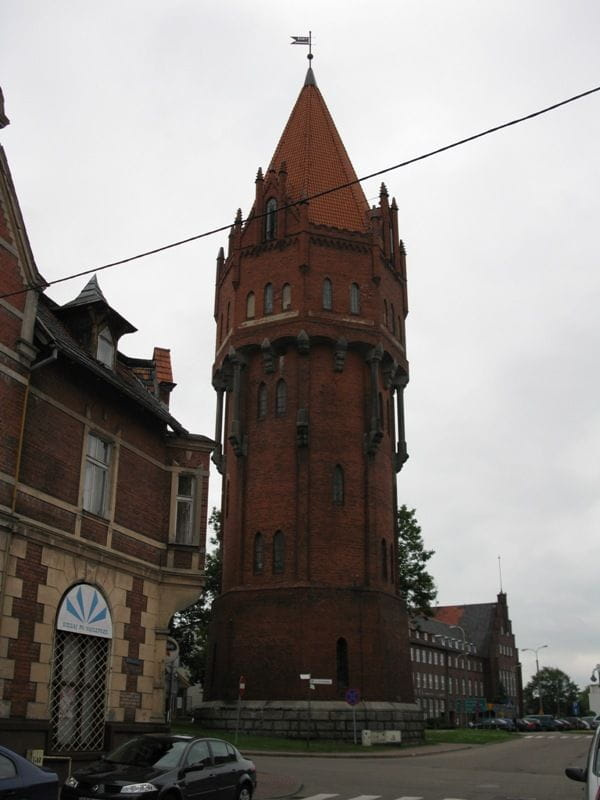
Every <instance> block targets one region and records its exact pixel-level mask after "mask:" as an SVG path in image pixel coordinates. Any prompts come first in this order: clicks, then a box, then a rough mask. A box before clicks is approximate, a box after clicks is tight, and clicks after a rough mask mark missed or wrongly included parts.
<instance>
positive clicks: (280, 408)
mask: <svg viewBox="0 0 600 800" xmlns="http://www.w3.org/2000/svg"><path fill="white" fill-rule="evenodd" d="M286 409H287V386H286V385H285V381H284V380H283V378H282V379H281V380H278V381H277V388H276V389H275V414H276V415H277V416H278V417H282V416H283V415H284V414H285V412H286Z"/></svg>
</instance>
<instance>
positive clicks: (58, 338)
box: [37, 295, 208, 441]
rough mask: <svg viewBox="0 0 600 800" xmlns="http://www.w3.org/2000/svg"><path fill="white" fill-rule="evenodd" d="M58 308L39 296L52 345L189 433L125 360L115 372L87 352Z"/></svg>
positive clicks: (176, 428) (178, 430) (41, 321)
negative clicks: (72, 333) (77, 340)
mask: <svg viewBox="0 0 600 800" xmlns="http://www.w3.org/2000/svg"><path fill="white" fill-rule="evenodd" d="M63 308H64V306H63ZM57 310H60V309H58V308H57V306H56V303H54V302H53V301H52V300H49V298H47V297H46V296H45V295H42V296H41V297H40V302H39V305H38V315H37V319H38V324H40V325H41V326H42V329H43V330H44V332H45V334H46V337H47V338H48V339H49V342H48V343H49V345H50V346H51V347H56V349H57V350H58V352H59V353H61V355H63V356H64V357H66V358H68V359H69V360H70V361H72V362H74V363H76V364H79V365H80V366H81V367H84V368H85V369H87V370H89V371H90V372H91V373H92V374H94V375H95V376H96V377H98V378H100V379H101V380H103V381H105V382H106V383H109V384H111V385H112V386H113V387H114V388H115V389H117V391H119V392H121V394H123V395H125V396H126V397H128V398H129V399H130V400H133V401H134V402H135V403H137V404H138V405H140V406H142V408H144V409H146V411H149V412H150V413H151V414H153V415H154V416H155V417H157V418H158V419H159V420H161V421H162V422H164V423H166V424H167V425H168V426H169V427H170V428H171V429H172V430H173V431H175V432H176V433H178V434H181V435H184V434H187V431H186V429H185V428H184V427H183V425H181V424H180V423H179V422H178V421H177V420H176V419H175V417H173V416H171V414H169V412H168V411H167V409H166V408H165V406H164V405H163V404H162V403H161V402H160V401H159V400H158V398H156V397H155V396H154V395H153V394H151V393H150V392H149V391H148V390H147V389H146V387H145V386H144V385H143V384H142V382H141V381H140V380H138V378H136V377H135V375H134V374H133V371H132V370H130V369H129V368H128V367H127V366H126V365H125V364H124V363H123V364H119V362H117V370H118V371H117V372H113V371H112V370H110V369H108V368H107V367H105V366H103V365H102V364H101V363H100V362H99V361H96V359H95V358H92V357H91V356H90V355H88V354H87V353H86V352H85V350H83V349H82V348H81V347H80V346H79V344H78V343H77V342H76V341H75V339H74V338H73V337H72V336H71V334H70V333H69V331H68V330H67V329H66V327H65V326H64V325H63V323H62V322H61V321H60V320H59V319H58V318H57V316H56V313H55V312H56V311H57ZM207 441H208V440H207Z"/></svg>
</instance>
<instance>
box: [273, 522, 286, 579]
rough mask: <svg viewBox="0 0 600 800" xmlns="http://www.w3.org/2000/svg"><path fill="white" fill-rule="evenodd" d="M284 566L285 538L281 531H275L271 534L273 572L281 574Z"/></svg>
mask: <svg viewBox="0 0 600 800" xmlns="http://www.w3.org/2000/svg"><path fill="white" fill-rule="evenodd" d="M284 566H285V538H284V536H283V531H276V532H275V536H273V572H274V573H276V574H281V573H282V572H283V569H284Z"/></svg>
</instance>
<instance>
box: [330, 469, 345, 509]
mask: <svg viewBox="0 0 600 800" xmlns="http://www.w3.org/2000/svg"><path fill="white" fill-rule="evenodd" d="M333 504H334V505H336V506H342V505H343V504H344V470H343V469H342V468H341V466H340V465H339V464H336V465H335V467H334V468H333Z"/></svg>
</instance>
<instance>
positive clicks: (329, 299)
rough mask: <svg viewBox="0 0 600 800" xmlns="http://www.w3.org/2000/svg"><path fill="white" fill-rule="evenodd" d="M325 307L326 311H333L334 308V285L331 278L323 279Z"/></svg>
mask: <svg viewBox="0 0 600 800" xmlns="http://www.w3.org/2000/svg"><path fill="white" fill-rule="evenodd" d="M323 308H324V309H325V310H326V311H331V309H332V308H333V287H332V285H331V281H330V280H329V278H325V280H324V281H323Z"/></svg>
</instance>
